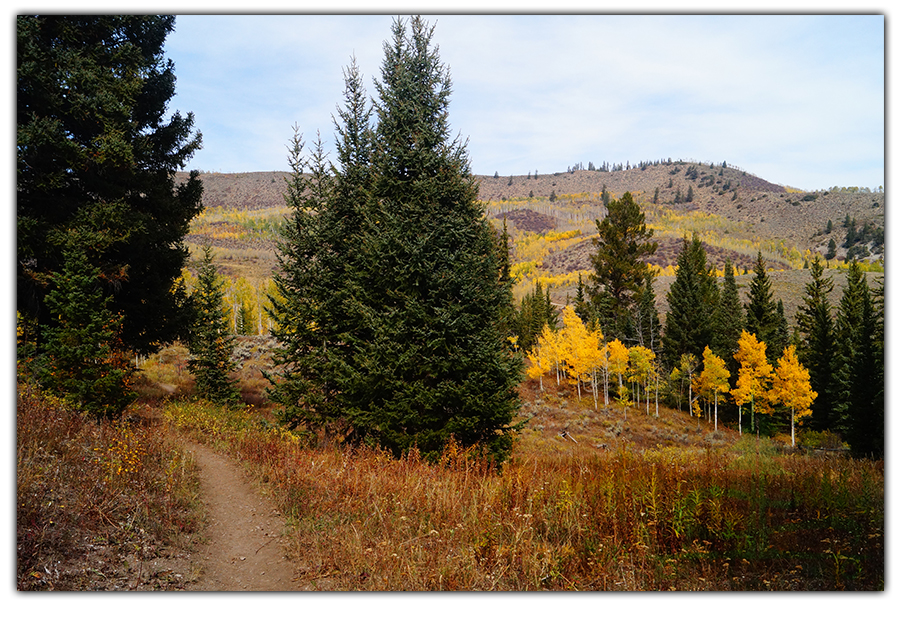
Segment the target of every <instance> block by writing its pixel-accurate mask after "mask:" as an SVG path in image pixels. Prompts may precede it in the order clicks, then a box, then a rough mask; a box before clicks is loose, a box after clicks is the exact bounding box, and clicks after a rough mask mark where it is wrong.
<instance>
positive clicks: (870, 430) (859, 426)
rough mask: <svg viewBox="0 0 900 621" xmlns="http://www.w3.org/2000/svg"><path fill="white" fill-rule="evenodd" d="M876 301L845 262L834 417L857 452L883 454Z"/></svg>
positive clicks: (859, 275)
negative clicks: (847, 268)
mask: <svg viewBox="0 0 900 621" xmlns="http://www.w3.org/2000/svg"><path fill="white" fill-rule="evenodd" d="M879 296H883V293H881V292H880V293H879ZM878 299H879V302H878V305H877V306H876V303H875V302H874V301H873V299H872V295H871V292H870V290H869V286H868V283H867V281H866V276H865V274H864V273H863V271H862V270H861V269H860V268H859V264H858V263H857V262H856V261H853V262H851V264H850V268H849V271H848V272H847V285H846V287H845V288H844V291H843V294H842V296H841V301H840V305H839V307H838V312H837V319H836V322H835V323H836V334H837V342H838V344H839V352H838V357H837V369H836V373H835V379H836V381H835V384H836V388H837V393H836V395H835V415H836V417H837V424H838V426H839V429H840V430H841V431H842V433H843V436H844V439H845V440H847V442H849V444H850V448H851V449H852V450H853V453H854V454H856V455H858V456H874V457H881V456H883V455H884V386H883V381H884V364H883V356H884V354H883V350H884V324H883V312H884V311H883V297H879V298H878Z"/></svg>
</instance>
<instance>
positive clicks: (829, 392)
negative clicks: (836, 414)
mask: <svg viewBox="0 0 900 621" xmlns="http://www.w3.org/2000/svg"><path fill="white" fill-rule="evenodd" d="M824 273H825V269H824V266H823V265H822V261H821V259H819V257H818V256H817V257H815V258H814V259H813V262H812V264H811V265H810V268H809V275H810V279H811V280H810V282H808V283H806V286H805V295H804V296H803V300H802V302H801V304H800V307H799V308H798V309H797V333H798V336H799V338H800V343H799V346H798V348H797V358H798V359H799V360H800V363H801V364H802V365H803V366H804V367H805V368H806V369H808V370H809V382H810V385H811V387H812V390H814V391H815V392H816V393H817V394H818V397H817V398H816V400H815V401H813V403H812V406H811V410H812V414H811V415H810V418H809V420H808V421H807V423H806V424H807V426H808V427H809V428H810V429H812V430H814V431H824V430H826V429H830V428H832V427H833V426H834V423H835V421H834V420H833V417H832V410H833V408H834V397H833V395H834V368H835V362H836V358H837V344H836V343H835V333H834V319H833V316H832V310H831V302H830V301H829V294H830V293H831V291H832V289H834V281H833V280H832V279H831V277H830V276H829V277H827V278H826V277H825V276H824Z"/></svg>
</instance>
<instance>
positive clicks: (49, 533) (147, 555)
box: [16, 384, 202, 590]
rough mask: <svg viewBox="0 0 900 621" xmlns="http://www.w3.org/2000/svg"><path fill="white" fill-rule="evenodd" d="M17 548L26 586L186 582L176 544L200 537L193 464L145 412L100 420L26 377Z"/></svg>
mask: <svg viewBox="0 0 900 621" xmlns="http://www.w3.org/2000/svg"><path fill="white" fill-rule="evenodd" d="M17 406H18V407H17V413H16V471H17V472H16V474H17V477H16V481H17V490H16V526H17V528H16V535H17V536H16V546H17V587H18V589H19V590H84V589H92V590H93V589H179V588H183V587H184V585H185V584H187V583H189V582H190V581H191V580H192V579H194V578H196V576H195V575H194V576H192V575H191V572H192V565H191V563H190V561H189V560H187V559H186V558H184V557H181V556H179V555H178V554H177V553H174V552H172V550H180V549H184V548H186V547H189V545H190V543H191V542H192V541H193V540H194V539H195V538H196V537H197V536H198V534H199V529H200V523H201V519H202V513H201V510H200V505H199V501H198V494H199V486H198V483H197V480H196V477H195V466H194V464H193V462H192V461H191V460H190V459H189V458H188V457H187V456H186V455H185V454H184V452H183V451H181V450H180V449H179V448H178V446H177V445H175V444H174V443H173V442H172V441H171V440H170V439H169V438H168V436H167V435H166V434H165V433H164V431H163V430H162V428H161V427H160V425H159V424H155V425H154V424H152V423H151V422H149V421H148V419H147V418H145V417H143V416H141V415H140V413H139V412H135V411H132V412H131V415H132V417H131V419H130V420H126V421H122V422H120V423H118V424H114V423H97V422H95V421H93V420H92V419H90V418H87V417H86V416H85V415H83V414H82V413H80V412H78V411H75V410H73V409H71V408H69V407H67V406H66V405H65V404H64V403H61V402H59V401H57V400H54V399H51V398H44V397H42V396H41V395H40V394H39V393H38V392H37V391H36V390H35V389H34V388H32V387H30V386H28V385H27V384H19V386H18V397H17Z"/></svg>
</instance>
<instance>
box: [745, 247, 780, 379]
mask: <svg viewBox="0 0 900 621" xmlns="http://www.w3.org/2000/svg"><path fill="white" fill-rule="evenodd" d="M745 308H746V319H745V327H746V329H747V332H749V333H750V334H752V335H754V336H755V337H756V338H757V339H758V340H760V341H763V342H764V343H766V346H767V347H766V351H767V352H768V354H769V358H770V362H774V360H776V359H777V358H778V356H779V355H781V352H780V351H779V352H775V347H773V345H774V344H775V343H774V340H775V339H776V338H777V334H776V332H777V330H778V322H779V320H778V314H777V313H778V306H777V304H776V303H775V301H774V299H773V297H772V282H771V280H769V273H768V271H767V270H766V261H765V259H763V256H762V252H757V255H756V264H755V266H754V268H753V278H752V279H751V280H750V291H749V295H748V297H747V304H746V306H745Z"/></svg>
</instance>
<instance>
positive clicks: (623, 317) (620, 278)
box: [590, 192, 657, 339]
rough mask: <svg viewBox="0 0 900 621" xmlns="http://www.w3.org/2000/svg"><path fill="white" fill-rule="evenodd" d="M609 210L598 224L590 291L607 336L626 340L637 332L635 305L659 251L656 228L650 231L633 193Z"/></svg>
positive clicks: (594, 242)
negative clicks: (650, 263)
mask: <svg viewBox="0 0 900 621" xmlns="http://www.w3.org/2000/svg"><path fill="white" fill-rule="evenodd" d="M607 208H608V211H607V214H606V217H605V218H603V220H597V222H596V224H597V233H598V236H597V237H596V238H594V239H593V244H594V253H593V254H592V255H591V264H592V267H593V270H594V272H593V274H591V282H590V289H591V295H592V298H593V300H592V302H593V306H594V311H595V313H596V316H597V317H598V319H599V321H600V326H601V328H602V329H603V334H604V335H605V336H606V337H607V338H609V339H614V338H620V339H623V338H626V337H627V335H628V334H629V333H630V332H631V331H632V330H633V326H632V325H631V324H632V315H633V310H634V305H635V302H636V298H637V296H638V295H639V293H640V291H641V288H642V287H643V286H644V281H645V279H646V276H647V272H648V271H649V268H648V267H647V263H646V258H647V256H648V255H652V254H653V253H655V252H656V248H657V243H656V242H653V241H650V240H651V239H652V237H653V229H648V228H647V224H646V222H645V219H644V213H643V212H642V211H641V208H640V206H639V205H638V204H637V203H636V202H635V201H634V198H633V197H632V195H631V193H630V192H625V194H623V195H622V198H621V199H619V200H614V201H610V203H609V205H608V207H607ZM601 296H602V297H604V298H605V299H601Z"/></svg>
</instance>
